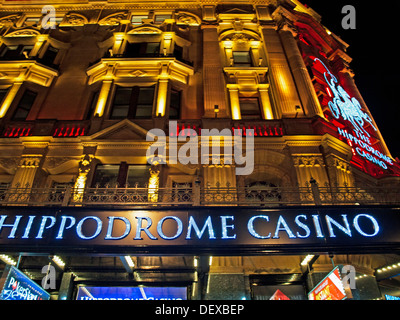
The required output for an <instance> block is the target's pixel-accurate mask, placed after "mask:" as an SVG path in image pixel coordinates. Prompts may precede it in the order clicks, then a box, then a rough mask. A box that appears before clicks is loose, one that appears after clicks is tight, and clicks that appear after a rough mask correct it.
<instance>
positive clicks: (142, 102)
mask: <svg viewBox="0 0 400 320" xmlns="http://www.w3.org/2000/svg"><path fill="white" fill-rule="evenodd" d="M153 100H154V87H150V88H140V89H139V95H138V99H137V104H136V113H135V118H138V119H140V118H142V119H143V118H151V115H152V112H153Z"/></svg>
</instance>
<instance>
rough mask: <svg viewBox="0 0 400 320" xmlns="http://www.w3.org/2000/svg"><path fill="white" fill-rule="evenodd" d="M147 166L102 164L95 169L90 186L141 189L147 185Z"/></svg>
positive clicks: (124, 163) (148, 171)
mask: <svg viewBox="0 0 400 320" xmlns="http://www.w3.org/2000/svg"><path fill="white" fill-rule="evenodd" d="M149 169H150V166H149V165H132V164H131V165H128V164H127V163H126V162H121V164H103V165H98V166H97V167H96V172H95V174H94V177H93V182H92V186H93V187H99V188H105V187H107V186H108V187H109V188H115V187H120V188H124V187H126V186H128V187H129V188H135V187H141V188H143V187H144V186H145V185H147V184H148V183H149V178H150V170H149Z"/></svg>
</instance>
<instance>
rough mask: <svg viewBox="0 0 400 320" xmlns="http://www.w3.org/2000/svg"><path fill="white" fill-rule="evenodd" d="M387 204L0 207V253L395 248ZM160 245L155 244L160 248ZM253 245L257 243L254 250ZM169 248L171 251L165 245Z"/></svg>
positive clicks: (398, 217)
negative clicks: (159, 207)
mask: <svg viewBox="0 0 400 320" xmlns="http://www.w3.org/2000/svg"><path fill="white" fill-rule="evenodd" d="M398 230H400V210H398V209H392V208H360V207H343V208H338V207H336V208H320V209H317V208H290V209H288V208H287V209H243V208H237V209H235V208H221V207H219V208H196V209H186V210H181V209H176V210H169V209H168V210H125V209H124V210H113V209H110V210H105V209H93V208H49V207H46V208H41V207H40V208H39V207H37V208H22V207H18V208H17V207H14V208H11V207H7V208H1V209H0V252H3V251H10V250H18V251H21V252H42V251H43V252H49V251H52V250H60V251H63V250H65V251H68V250H84V251H85V252H90V251H94V252H118V251H121V252H122V251H124V252H125V251H131V252H138V253H140V252H145V253H158V252H165V251H163V250H160V248H164V249H165V247H170V248H171V251H170V252H172V253H173V250H174V249H173V247H176V248H179V249H178V251H179V252H183V253H184V252H195V251H198V252H200V253H201V252H202V251H204V250H208V251H213V250H214V251H215V252H221V253H222V252H226V251H229V250H235V249H238V248H245V247H252V248H253V249H254V248H264V249H266V247H268V248H271V249H273V248H278V249H282V250H284V249H285V248H292V249H296V248H301V247H308V248H313V247H315V248H322V249H324V248H337V249H340V248H343V249H344V248H350V247H353V248H356V247H357V248H362V247H365V246H373V247H379V248H383V247H385V246H386V247H391V248H394V247H395V248H400V246H399V245H400V235H399V232H398ZM157 248H158V249H157ZM255 250H256V249H255ZM168 252H169V251H168Z"/></svg>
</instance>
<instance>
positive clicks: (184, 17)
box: [176, 12, 201, 26]
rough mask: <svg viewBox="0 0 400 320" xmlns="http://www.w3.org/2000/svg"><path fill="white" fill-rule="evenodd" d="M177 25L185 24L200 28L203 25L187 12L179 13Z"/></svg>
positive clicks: (198, 19)
mask: <svg viewBox="0 0 400 320" xmlns="http://www.w3.org/2000/svg"><path fill="white" fill-rule="evenodd" d="M176 24H178V25H179V24H185V25H189V26H199V25H200V24H201V20H200V18H198V17H197V16H195V15H194V14H190V13H187V12H179V13H178V14H177V17H176Z"/></svg>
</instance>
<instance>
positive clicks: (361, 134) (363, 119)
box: [314, 58, 393, 169]
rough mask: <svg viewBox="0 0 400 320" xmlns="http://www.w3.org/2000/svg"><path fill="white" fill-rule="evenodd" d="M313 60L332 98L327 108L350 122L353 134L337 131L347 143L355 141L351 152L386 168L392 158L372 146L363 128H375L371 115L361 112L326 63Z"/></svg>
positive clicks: (359, 106)
mask: <svg viewBox="0 0 400 320" xmlns="http://www.w3.org/2000/svg"><path fill="white" fill-rule="evenodd" d="M314 62H319V63H320V64H321V65H322V67H323V69H324V72H323V75H324V79H325V82H326V84H327V85H328V86H329V88H326V89H327V92H328V95H329V97H331V98H333V99H332V101H329V102H328V107H329V110H330V111H331V113H332V115H333V117H334V118H336V119H338V120H339V119H340V118H341V119H342V120H347V121H349V122H350V123H351V125H352V126H353V129H354V133H355V134H354V135H352V134H350V133H348V132H347V130H346V129H341V128H339V127H338V128H337V129H338V133H339V134H340V135H341V136H342V137H344V138H346V139H347V140H348V141H349V144H350V145H351V146H353V145H352V144H353V143H355V144H356V145H357V146H356V147H355V148H353V150H355V151H353V153H355V152H356V154H357V155H358V156H360V157H362V158H364V159H366V160H368V161H370V162H372V163H374V164H376V165H378V166H380V167H381V168H383V169H387V168H388V167H387V164H389V165H393V161H392V159H390V158H389V157H388V156H387V155H384V154H382V153H381V152H380V151H379V150H377V149H375V148H374V147H373V146H372V143H371V141H370V137H371V136H370V134H369V133H368V131H367V130H366V129H365V126H366V125H367V124H368V125H370V126H371V127H372V128H373V129H374V130H375V131H377V128H376V127H375V126H374V124H373V121H372V119H371V117H370V116H369V115H368V114H367V113H365V112H363V110H362V108H361V105H360V102H359V101H358V100H357V99H356V98H354V97H352V98H351V97H350V95H349V94H348V93H347V92H346V91H345V90H344V89H343V87H342V86H341V85H339V84H338V80H337V78H336V77H335V76H334V75H333V74H332V73H331V72H330V71H329V69H328V68H327V67H326V65H325V64H324V63H323V62H322V61H321V60H320V59H318V58H315V59H314Z"/></svg>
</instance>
